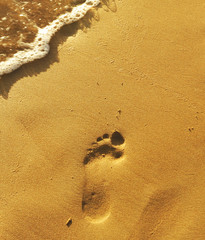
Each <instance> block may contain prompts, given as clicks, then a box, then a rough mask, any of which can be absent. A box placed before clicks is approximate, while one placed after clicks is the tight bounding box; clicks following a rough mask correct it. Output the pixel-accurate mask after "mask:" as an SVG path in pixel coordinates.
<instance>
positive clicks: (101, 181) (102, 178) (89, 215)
mask: <svg viewBox="0 0 205 240" xmlns="http://www.w3.org/2000/svg"><path fill="white" fill-rule="evenodd" d="M124 143H125V139H124V137H123V136H122V135H121V134H120V133H119V132H117V131H115V132H114V133H112V135H111V137H110V136H109V135H108V134H104V135H103V136H102V137H98V138H97V141H96V142H95V143H93V146H92V148H89V149H88V152H87V154H86V156H85V158H84V161H83V164H84V166H85V184H84V189H83V198H82V211H83V213H84V215H85V218H86V219H88V220H89V221H90V222H92V223H100V222H104V221H105V220H106V219H107V218H108V217H109V215H110V203H109V189H110V187H109V182H108V179H109V175H110V174H112V172H111V169H112V165H113V164H114V163H119V161H120V160H122V159H123V158H122V156H123V154H124Z"/></svg>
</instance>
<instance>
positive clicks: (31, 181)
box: [0, 0, 205, 240]
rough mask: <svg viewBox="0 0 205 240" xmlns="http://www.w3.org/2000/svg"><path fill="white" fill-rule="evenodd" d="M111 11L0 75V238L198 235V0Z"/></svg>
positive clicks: (202, 50)
mask: <svg viewBox="0 0 205 240" xmlns="http://www.w3.org/2000/svg"><path fill="white" fill-rule="evenodd" d="M109 8H110V9H109V11H106V7H105V5H104V7H103V8H99V9H98V15H99V20H98V21H94V20H92V22H91V24H89V23H88V22H89V21H91V20H89V19H88V17H87V19H86V22H85V21H84V24H86V25H87V28H85V29H84V30H86V31H82V30H79V31H77V32H76V30H77V28H78V27H79V25H78V24H73V25H72V26H70V27H65V28H63V29H62V30H61V31H60V32H59V33H58V34H57V35H56V36H55V38H54V40H53V41H52V44H51V53H50V54H49V56H48V57H46V58H44V59H43V60H39V61H36V62H34V63H32V64H28V65H26V66H24V67H22V68H21V69H19V70H17V71H15V72H14V73H12V74H10V75H8V76H5V77H4V78H3V80H2V82H1V91H2V95H3V97H4V98H1V99H0V116H1V117H0V146H1V150H0V162H1V175H0V183H1V187H0V206H1V208H0V236H1V237H0V239H1V240H14V239H15V240H17V239H18V240H34V239H35V240H68V239H69V240H88V239H89V240H95V239H96V240H128V239H129V240H204V239H205V204H204V203H205V188H204V184H205V148H204V144H205V129H204V126H205V115H204V114H205V113H204V108H205V107H204V106H205V94H204V92H205V83H204V77H205V69H204V62H205V41H204V37H205V34H204V27H205V15H204V12H205V4H204V1H203V0H196V1H191V0H183V1H176V0H173V1H159V0H158V1H148V0H143V1H133V0H126V1H125V0H121V1H119V0H118V1H116V2H115V3H112V4H111V6H109ZM88 25H91V26H90V28H89V27H88ZM6 98H7V99H6ZM106 134H109V137H108V135H106ZM103 135H104V138H100V137H101V136H103ZM66 224H67V225H66Z"/></svg>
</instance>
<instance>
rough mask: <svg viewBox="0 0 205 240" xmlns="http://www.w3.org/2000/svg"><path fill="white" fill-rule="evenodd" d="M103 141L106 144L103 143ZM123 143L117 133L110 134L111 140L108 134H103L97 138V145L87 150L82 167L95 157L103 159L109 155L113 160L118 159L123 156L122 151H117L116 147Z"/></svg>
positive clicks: (122, 139)
mask: <svg viewBox="0 0 205 240" xmlns="http://www.w3.org/2000/svg"><path fill="white" fill-rule="evenodd" d="M103 140H105V141H106V142H103ZM124 142H125V139H124V138H123V136H122V135H121V134H120V133H119V132H117V131H115V132H114V133H113V134H112V136H111V138H109V135H108V134H104V135H103V137H98V138H97V144H98V145H97V146H96V147H93V148H91V149H89V151H88V153H87V155H86V156H85V158H84V160H83V163H84V165H86V164H88V163H89V162H90V161H91V160H93V159H95V158H97V157H105V156H106V155H107V154H111V155H112V156H113V157H114V158H120V157H121V156H122V155H123V151H122V150H121V149H117V146H120V145H122V144H123V143H124ZM101 143H102V144H101Z"/></svg>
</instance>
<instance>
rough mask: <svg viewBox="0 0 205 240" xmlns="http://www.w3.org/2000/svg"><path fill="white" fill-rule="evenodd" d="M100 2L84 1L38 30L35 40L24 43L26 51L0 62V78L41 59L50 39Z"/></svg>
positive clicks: (46, 52)
mask: <svg viewBox="0 0 205 240" xmlns="http://www.w3.org/2000/svg"><path fill="white" fill-rule="evenodd" d="M99 3H100V0H86V2H85V3H82V4H81V5H78V6H76V7H73V9H72V11H71V12H68V13H65V14H62V15H60V16H59V17H58V19H56V20H54V21H53V22H52V23H50V24H49V25H48V26H46V27H44V28H39V29H38V33H37V35H36V38H35V40H34V41H33V42H32V43H26V49H25V50H23V51H19V52H17V53H15V54H14V55H13V56H12V57H10V58H8V59H7V60H6V61H2V62H0V76H2V75H4V74H7V73H10V72H12V71H14V70H16V69H17V68H19V67H20V66H22V65H23V64H25V63H28V62H32V61H34V60H35V59H39V58H43V57H44V56H45V55H47V54H48V52H49V49H50V47H49V42H50V40H51V37H52V36H53V35H54V34H55V33H56V32H57V31H58V30H59V29H60V28H61V27H62V26H64V25H66V24H70V23H73V22H76V21H78V20H79V19H81V18H82V17H83V16H85V14H86V13H87V11H88V10H90V9H91V8H92V7H95V6H97V5H98V4H99Z"/></svg>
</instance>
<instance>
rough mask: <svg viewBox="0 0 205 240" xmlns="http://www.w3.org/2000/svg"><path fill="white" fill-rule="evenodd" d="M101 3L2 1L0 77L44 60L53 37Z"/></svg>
mask: <svg viewBox="0 0 205 240" xmlns="http://www.w3.org/2000/svg"><path fill="white" fill-rule="evenodd" d="M98 3H99V0H86V1H83V0H32V1H31V0H27V1H24V0H9V1H8V0H7V1H6V0H0V76H1V75H3V74H6V73H9V72H12V71H13V70H15V69H17V68H18V67H20V66H21V65H23V64H25V63H27V62H30V61H33V60H34V59H37V58H42V57H43V56H45V55H46V54H47V53H48V51H49V46H48V43H49V41H50V39H51V37H52V35H53V34H54V33H55V32H56V31H57V30H58V29H60V28H61V27H62V26H63V25H65V24H69V23H72V22H74V21H77V20H79V19H80V18H82V17H83V16H84V15H85V14H86V12H87V11H88V10H89V9H90V8H92V7H93V6H96V5H97V4H98Z"/></svg>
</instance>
